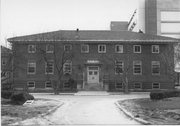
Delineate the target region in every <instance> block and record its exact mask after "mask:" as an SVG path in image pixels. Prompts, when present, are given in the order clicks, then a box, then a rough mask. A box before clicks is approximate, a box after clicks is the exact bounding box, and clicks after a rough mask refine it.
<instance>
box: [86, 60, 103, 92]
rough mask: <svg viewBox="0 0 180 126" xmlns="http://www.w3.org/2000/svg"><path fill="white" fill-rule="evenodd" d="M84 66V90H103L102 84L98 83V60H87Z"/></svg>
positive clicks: (99, 66)
mask: <svg viewBox="0 0 180 126" xmlns="http://www.w3.org/2000/svg"><path fill="white" fill-rule="evenodd" d="M85 68H86V70H85V75H86V82H85V83H84V90H92V91H93V90H94V91H97V90H103V85H102V83H100V68H101V64H100V62H99V61H98V60H87V62H86V64H85Z"/></svg>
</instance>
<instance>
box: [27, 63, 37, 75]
mask: <svg viewBox="0 0 180 126" xmlns="http://www.w3.org/2000/svg"><path fill="white" fill-rule="evenodd" d="M35 72H36V63H35V61H29V62H28V73H29V74H35Z"/></svg>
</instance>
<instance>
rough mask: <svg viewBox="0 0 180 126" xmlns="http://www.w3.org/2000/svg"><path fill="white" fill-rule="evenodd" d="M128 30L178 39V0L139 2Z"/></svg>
mask: <svg viewBox="0 0 180 126" xmlns="http://www.w3.org/2000/svg"><path fill="white" fill-rule="evenodd" d="M128 30H130V31H135V32H138V31H139V30H141V31H142V32H143V33H147V34H154V35H161V36H168V37H173V38H180V0H139V3H138V7H137V9H136V10H135V11H134V13H133V14H132V17H131V18H130V21H129V23H128Z"/></svg>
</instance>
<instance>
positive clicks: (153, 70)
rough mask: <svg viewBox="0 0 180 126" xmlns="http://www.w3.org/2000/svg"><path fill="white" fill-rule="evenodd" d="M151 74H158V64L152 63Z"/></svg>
mask: <svg viewBox="0 0 180 126" xmlns="http://www.w3.org/2000/svg"><path fill="white" fill-rule="evenodd" d="M152 74H160V62H159V61H152Z"/></svg>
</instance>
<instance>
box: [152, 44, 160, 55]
mask: <svg viewBox="0 0 180 126" xmlns="http://www.w3.org/2000/svg"><path fill="white" fill-rule="evenodd" d="M153 47H155V48H156V47H158V52H154V51H153ZM159 50H160V48H159V45H152V46H151V52H152V53H159V52H160V51H159Z"/></svg>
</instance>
